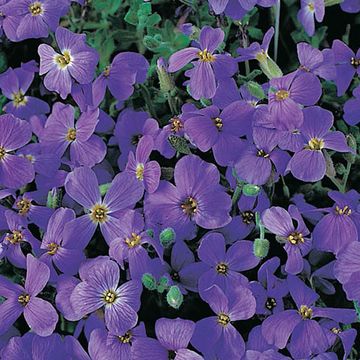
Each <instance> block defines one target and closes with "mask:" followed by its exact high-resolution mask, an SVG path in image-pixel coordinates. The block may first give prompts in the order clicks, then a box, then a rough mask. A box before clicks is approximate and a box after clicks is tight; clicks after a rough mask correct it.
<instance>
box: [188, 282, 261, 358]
mask: <svg viewBox="0 0 360 360" xmlns="http://www.w3.org/2000/svg"><path fill="white" fill-rule="evenodd" d="M201 297H202V299H203V300H204V301H206V302H207V303H208V304H209V305H210V308H211V310H212V311H213V312H214V313H215V314H216V316H211V317H207V318H204V319H201V320H200V321H198V322H197V323H196V327H195V332H194V335H193V337H192V339H191V344H192V345H193V346H194V347H195V348H196V349H197V350H199V351H201V352H202V353H203V354H204V357H205V358H206V359H208V358H209V359H210V358H216V357H220V358H224V359H225V358H229V359H234V358H236V357H239V358H241V357H242V355H243V354H244V352H245V343H244V340H243V338H242V336H241V335H240V334H239V333H238V331H237V330H236V329H235V327H234V326H233V325H232V322H233V321H238V320H246V319H249V318H251V317H252V316H253V315H254V314H255V307H256V301H255V298H254V297H253V295H252V294H251V291H250V290H249V289H247V288H245V287H243V286H241V285H236V286H235V287H234V288H233V290H232V292H231V293H230V294H228V296H227V295H225V294H224V292H223V291H222V290H221V289H220V288H219V287H218V286H217V285H214V286H212V287H211V288H209V289H208V290H207V291H204V292H203V293H202V294H201ZM211 356H212V357H211Z"/></svg>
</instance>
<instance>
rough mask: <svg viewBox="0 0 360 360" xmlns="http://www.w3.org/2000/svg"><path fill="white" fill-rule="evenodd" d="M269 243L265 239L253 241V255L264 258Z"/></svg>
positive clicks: (267, 251)
mask: <svg viewBox="0 0 360 360" xmlns="http://www.w3.org/2000/svg"><path fill="white" fill-rule="evenodd" d="M269 248H270V243H269V240H267V239H255V241H254V245H253V251H254V255H255V256H256V257H258V258H261V259H262V258H264V257H266V256H267V254H268V253H269Z"/></svg>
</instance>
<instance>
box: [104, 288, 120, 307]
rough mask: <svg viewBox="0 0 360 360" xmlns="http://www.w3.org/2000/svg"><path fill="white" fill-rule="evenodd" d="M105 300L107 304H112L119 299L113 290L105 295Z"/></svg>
mask: <svg viewBox="0 0 360 360" xmlns="http://www.w3.org/2000/svg"><path fill="white" fill-rule="evenodd" d="M103 299H104V301H105V302H106V303H108V304H112V303H113V302H115V300H116V299H117V295H116V292H115V291H113V290H108V291H106V292H105V293H104V295H103Z"/></svg>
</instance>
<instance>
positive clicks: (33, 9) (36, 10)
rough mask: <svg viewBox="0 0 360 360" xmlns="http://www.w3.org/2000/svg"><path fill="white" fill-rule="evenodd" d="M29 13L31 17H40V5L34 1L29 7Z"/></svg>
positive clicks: (41, 10) (41, 11)
mask: <svg viewBox="0 0 360 360" xmlns="http://www.w3.org/2000/svg"><path fill="white" fill-rule="evenodd" d="M29 11H30V13H31V15H32V16H38V15H41V14H42V13H43V8H42V6H41V3H40V2H38V1H36V2H34V3H32V4H31V5H30V6H29Z"/></svg>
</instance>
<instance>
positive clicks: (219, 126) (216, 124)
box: [212, 117, 223, 131]
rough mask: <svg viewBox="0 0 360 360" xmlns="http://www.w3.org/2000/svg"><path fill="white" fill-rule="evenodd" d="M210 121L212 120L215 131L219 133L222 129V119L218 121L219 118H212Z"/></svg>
mask: <svg viewBox="0 0 360 360" xmlns="http://www.w3.org/2000/svg"><path fill="white" fill-rule="evenodd" d="M212 120H213V122H214V124H215V126H216V127H217V129H218V130H219V131H220V130H221V128H222V127H223V122H222V119H220V118H219V117H216V118H213V119H212Z"/></svg>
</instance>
